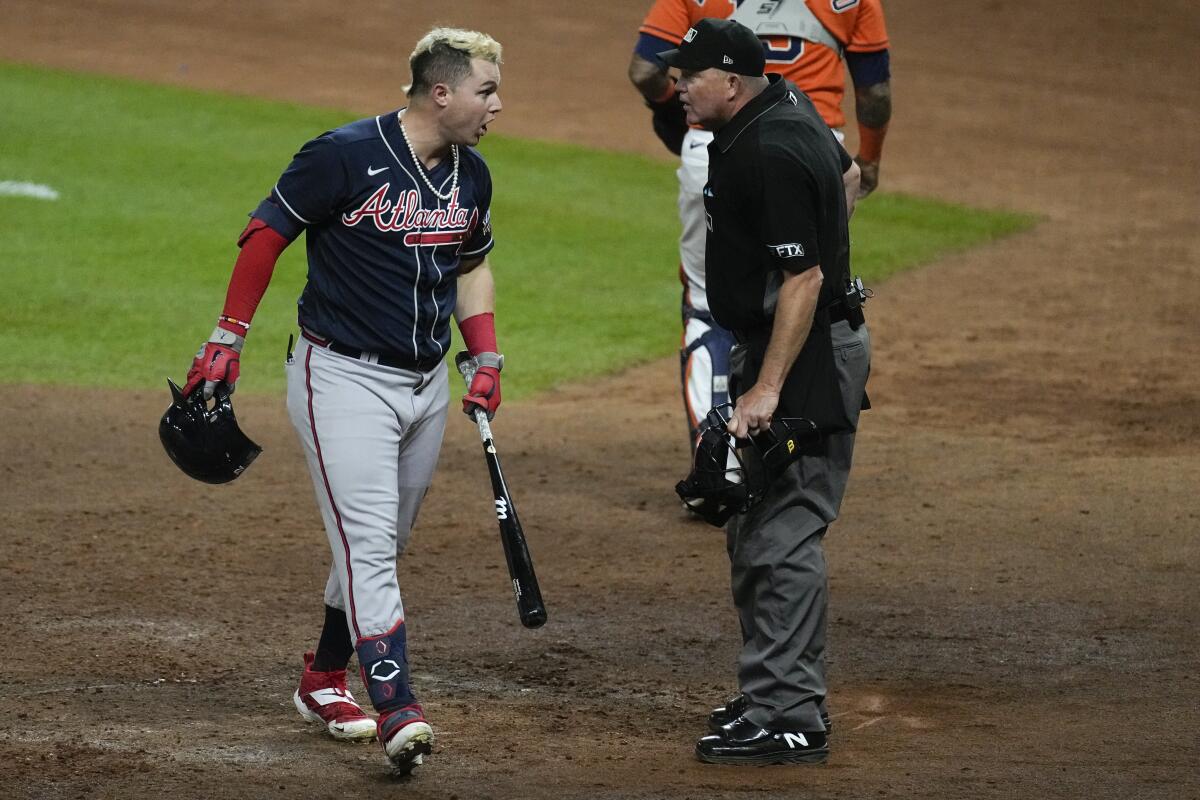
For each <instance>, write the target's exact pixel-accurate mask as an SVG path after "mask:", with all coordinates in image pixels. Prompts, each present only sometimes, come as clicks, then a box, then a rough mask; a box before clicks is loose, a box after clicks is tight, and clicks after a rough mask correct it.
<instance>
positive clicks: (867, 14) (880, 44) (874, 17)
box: [846, 0, 888, 53]
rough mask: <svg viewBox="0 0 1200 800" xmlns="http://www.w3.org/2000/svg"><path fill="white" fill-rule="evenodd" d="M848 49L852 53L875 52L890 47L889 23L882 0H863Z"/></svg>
mask: <svg viewBox="0 0 1200 800" xmlns="http://www.w3.org/2000/svg"><path fill="white" fill-rule="evenodd" d="M846 49H847V50H849V51H850V52H852V53H874V52H876V51H878V50H886V49H888V34H887V24H886V23H885V22H884V20H883V5H882V3H881V2H880V0H862V7H861V8H860V9H859V11H858V17H857V18H856V19H855V21H854V30H852V31H851V32H850V41H849V42H848V43H847V44H846Z"/></svg>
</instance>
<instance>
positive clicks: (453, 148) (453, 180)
mask: <svg viewBox="0 0 1200 800" xmlns="http://www.w3.org/2000/svg"><path fill="white" fill-rule="evenodd" d="M398 116H399V115H397V117H398ZM399 121H400V135H401V136H402V137H404V143H405V144H406V145H408V154H409V155H410V156H412V160H413V161H414V162H416V165H417V172H418V173H419V174H420V175H421V180H423V181H425V185H426V186H428V187H429V191H431V192H433V196H434V197H436V198H437V199H439V200H449V199H450V198H451V197H453V196H454V192H455V191H456V190H457V189H458V145H456V144H452V145H450V153H451V154H452V155H453V156H454V172H453V173H451V176H450V191H449V192H448V193H447V194H442V193H441V192H439V191H438V190H437V188H436V187H435V186H434V185H433V181H431V180H429V175H428V173H426V171H425V165H424V164H422V163H421V159H419V158H417V151H416V150H413V146H412V141H410V140H409V138H408V132H407V131H405V130H404V120H403V119H401V120H399Z"/></svg>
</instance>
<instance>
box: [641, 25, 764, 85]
mask: <svg viewBox="0 0 1200 800" xmlns="http://www.w3.org/2000/svg"><path fill="white" fill-rule="evenodd" d="M658 57H659V58H661V59H662V60H663V62H664V63H666V64H667V65H668V66H671V67H679V68H680V69H686V70H691V71H693V72H700V71H701V70H706V69H720V70H724V71H726V72H736V73H737V74H739V75H753V76H756V77H761V76H762V74H763V69H764V68H765V67H766V65H767V59H766V55H765V54H764V53H763V45H762V42H761V41H760V40H759V38H758V36H756V35H755V34H754V31H752V30H750V29H749V28H747V27H746V26H745V25H743V24H741V23H740V22H734V21H733V20H731V19H713V18H712V17H705V18H704V19H702V20H700V21H699V22H697V23H696V24H695V25H694V26H693V27H691V28H689V29H688V32H687V33H686V34H684V36H683V41H682V42H680V43H679V47H677V48H675V49H674V50H667V51H665V52H662V53H659V54H658Z"/></svg>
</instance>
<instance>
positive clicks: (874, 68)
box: [629, 0, 892, 445]
mask: <svg viewBox="0 0 1200 800" xmlns="http://www.w3.org/2000/svg"><path fill="white" fill-rule="evenodd" d="M706 17H718V18H732V19H735V20H737V21H738V22H740V23H742V24H743V25H745V26H746V27H748V28H750V29H751V30H753V31H755V32H756V33H758V34H759V37H760V38H761V39H762V42H763V48H764V50H765V56H766V63H767V66H766V71H767V72H768V73H771V72H778V73H781V74H782V75H783V77H785V78H787V79H788V80H790V81H792V82H793V83H795V84H796V85H797V86H798V87H800V89H801V90H803V91H804V92H805V93H806V94H807V95H808V96H809V98H810V99H811V100H812V102H813V105H815V106H816V108H817V111H818V112H819V113H820V114H821V117H822V118H823V119H824V120H825V122H826V123H827V124H828V125H829V127H831V128H833V130H834V132H835V133H836V134H837V135H838V138H839V139H841V138H842V134H841V128H842V126H844V125H845V123H846V119H845V115H844V114H843V113H842V109H841V103H842V96H843V94H844V88H843V87H844V86H845V78H844V72H843V62H844V64H845V68H846V69H848V70H849V71H850V76H851V79H852V81H853V82H854V94H855V116H856V117H857V122H858V133H859V136H858V138H859V150H858V155H857V156H856V157H855V159H854V160H855V161H856V162H857V163H858V165H859V167H860V168H861V170H862V182H861V185H860V188H859V194H858V196H859V197H860V198H861V197H865V196H866V195H868V194H870V193H871V192H872V191H873V190H874V189H875V188H876V186H878V185H879V161H880V155H881V152H882V147H883V139H884V136H885V134H886V133H887V127H888V122H889V120H890V119H891V116H892V93H891V84H890V77H891V71H890V66H889V55H888V35H887V28H886V26H885V24H884V18H883V8H882V6H881V0H752V2H742V0H655V2H654V5H653V6H652V7H651V9H650V13H649V14H647V15H646V19H645V21H644V22H643V23H642V26H641V28H640V29H639V33H640V36H639V38H638V43H637V46H636V48H635V49H634V52H633V58H632V60H631V61H630V64H629V79H630V80H631V81H633V85H634V86H636V87H637V89H638V91H640V92H641V93H642V96H643V97H644V98H645V99H646V103H647V105H649V106H650V108H651V109H652V110H653V112H654V115H653V123H654V132H655V133H656V134H657V135H658V136H659V138H660V139H662V141H663V144H665V145H666V146H667V147H668V148H669V149H670V150H671V151H672V152H674V153H676V154H678V155H680V157H681V164H680V167H679V170H678V173H677V174H678V177H679V218H680V221H681V222H682V223H683V232H682V235H681V236H680V239H679V260H680V280H681V282H682V283H683V286H684V292H683V347H682V349H681V350H680V363H681V379H682V384H683V402H684V407H685V409H686V410H687V416H688V428H689V432H690V435H691V441H692V443H693V445H694V443H695V441H696V427H697V425H698V423H699V421H700V420H702V419H704V415H705V414H707V413H708V410H709V409H710V408H712V407H713V406H715V405H718V404H720V403H724V402H727V401H728V400H729V395H728V380H729V378H728V375H729V349H730V347H732V346H733V337H732V336H731V335H730V334H729V332H727V331H725V330H724V329H722V328H720V327H719V326H717V325H716V323H714V322H713V319H712V316H711V315H710V313H709V307H708V297H707V296H706V294H705V281H704V240H705V233H706V230H707V229H706V226H705V219H704V202H703V197H702V196H701V192H702V190H703V188H704V184H705V183H706V182H707V181H708V144H709V142H711V141H712V138H713V135H712V134H711V133H709V132H707V131H702V130H699V129H696V128H688V126H687V123H686V122H685V121H684V112H683V106H682V105H681V104H680V102H679V96H678V92H676V90H675V79H674V78H673V77H671V76H670V75H669V73H668V71H667V66H666V64H664V63H663V62H662V61H661V60H659V58H658V54H659V53H662V52H664V51H666V50H670V49H672V48H674V47H676V46H677V45H678V44H679V43H680V42H681V41H682V40H683V37H684V36H685V35H686V34H687V32H688V29H689V28H691V27H692V26H693V25H695V23H696V22H697V21H698V20H701V19H704V18H706Z"/></svg>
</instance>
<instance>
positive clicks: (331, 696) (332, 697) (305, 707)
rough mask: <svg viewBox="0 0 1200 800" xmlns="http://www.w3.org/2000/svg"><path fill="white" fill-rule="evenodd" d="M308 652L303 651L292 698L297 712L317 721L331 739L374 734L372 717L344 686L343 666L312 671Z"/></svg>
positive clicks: (357, 738)
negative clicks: (301, 673) (299, 672)
mask: <svg viewBox="0 0 1200 800" xmlns="http://www.w3.org/2000/svg"><path fill="white" fill-rule="evenodd" d="M314 658H316V656H315V655H314V654H313V653H311V652H308V653H305V654H304V675H303V676H302V677H301V678H300V688H299V689H297V690H296V693H295V694H294V695H292V702H294V703H295V704H296V710H297V711H299V712H300V716H302V717H304V718H305V719H306V720H308V721H309V722H320V723H321V724H322V725H324V726H325V729H326V730H327V731H329V734H330V736H332V737H333V738H335V739H342V740H346V741H369V740H371V739H374V738H375V720H373V719H372V718H371V717H368V716H367V715H366V714H365V713H364V712H363V710H362V707H361V706H360V705H359V704H358V703H356V702H355V701H354V696H353V695H352V694H350V691H349V690H348V689H347V688H346V670H344V669H337V670H331V671H330V672H314V671H313V669H312V663H313V659H314Z"/></svg>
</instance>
